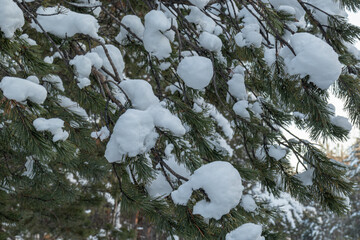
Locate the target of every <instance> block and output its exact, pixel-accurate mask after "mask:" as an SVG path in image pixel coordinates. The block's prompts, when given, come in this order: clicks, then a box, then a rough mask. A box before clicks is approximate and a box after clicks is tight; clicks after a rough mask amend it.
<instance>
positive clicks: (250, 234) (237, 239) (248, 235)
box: [226, 223, 265, 240]
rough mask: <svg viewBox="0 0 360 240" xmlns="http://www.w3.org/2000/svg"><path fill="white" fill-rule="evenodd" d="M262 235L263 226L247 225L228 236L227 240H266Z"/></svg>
mask: <svg viewBox="0 0 360 240" xmlns="http://www.w3.org/2000/svg"><path fill="white" fill-rule="evenodd" d="M261 233H262V226H261V225H257V224H254V223H245V224H243V225H241V226H240V227H238V228H236V229H235V230H233V231H231V232H229V233H228V234H226V240H265V238H264V237H262V236H261Z"/></svg>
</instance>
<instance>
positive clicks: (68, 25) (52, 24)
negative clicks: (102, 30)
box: [31, 7, 100, 38]
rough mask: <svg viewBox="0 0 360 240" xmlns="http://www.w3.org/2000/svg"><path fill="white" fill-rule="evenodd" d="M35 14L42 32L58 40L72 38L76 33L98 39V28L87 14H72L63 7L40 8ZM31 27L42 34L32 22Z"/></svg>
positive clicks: (93, 18) (93, 19) (94, 19)
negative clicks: (52, 35)
mask: <svg viewBox="0 0 360 240" xmlns="http://www.w3.org/2000/svg"><path fill="white" fill-rule="evenodd" d="M59 12H60V13H59ZM36 13H37V14H38V15H37V20H38V22H39V23H40V25H41V26H42V27H43V28H44V30H45V31H46V32H49V33H51V34H54V35H55V36H57V37H59V38H66V37H72V36H74V35H75V34H77V33H82V34H86V35H89V36H90V37H93V38H99V36H98V34H97V32H98V30H99V27H100V26H99V24H98V22H97V20H96V18H95V17H93V16H91V15H89V14H82V13H77V12H73V11H71V10H69V9H67V8H65V7H49V8H43V7H40V8H38V10H37V11H36ZM57 13H59V14H57ZM40 14H43V15H47V16H43V15H40ZM52 14H53V15H52ZM31 25H32V27H34V28H35V29H36V30H37V31H38V32H42V30H41V28H40V27H39V26H38V25H37V24H36V23H34V22H33V23H32V24H31Z"/></svg>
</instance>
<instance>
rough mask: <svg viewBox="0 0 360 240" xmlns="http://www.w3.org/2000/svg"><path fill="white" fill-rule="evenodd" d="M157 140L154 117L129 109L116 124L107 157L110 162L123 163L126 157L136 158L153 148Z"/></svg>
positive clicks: (107, 149) (144, 112) (106, 153)
mask: <svg viewBox="0 0 360 240" xmlns="http://www.w3.org/2000/svg"><path fill="white" fill-rule="evenodd" d="M157 138H158V134H157V133H156V131H155V124H154V120H153V118H152V116H151V115H150V114H149V113H147V112H146V111H141V110H136V109H128V110H127V111H126V112H125V113H124V114H123V115H121V116H120V118H119V119H118V120H117V122H116V124H115V127H114V130H113V134H112V135H111V138H110V141H109V142H108V144H107V146H106V151H105V157H106V159H107V160H108V161H109V162H117V161H121V160H122V157H123V156H125V155H128V156H129V157H135V156H136V155H138V154H142V153H145V152H147V151H149V150H150V149H151V148H153V147H154V146H155V143H156V140H157Z"/></svg>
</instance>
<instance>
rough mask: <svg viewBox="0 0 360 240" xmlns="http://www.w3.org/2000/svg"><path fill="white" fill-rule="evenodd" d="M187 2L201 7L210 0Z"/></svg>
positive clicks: (190, 0)
mask: <svg viewBox="0 0 360 240" xmlns="http://www.w3.org/2000/svg"><path fill="white" fill-rule="evenodd" d="M189 2H190V3H192V4H194V5H195V6H197V7H198V8H200V9H203V8H204V7H205V6H206V5H207V4H208V3H209V2H210V0H189Z"/></svg>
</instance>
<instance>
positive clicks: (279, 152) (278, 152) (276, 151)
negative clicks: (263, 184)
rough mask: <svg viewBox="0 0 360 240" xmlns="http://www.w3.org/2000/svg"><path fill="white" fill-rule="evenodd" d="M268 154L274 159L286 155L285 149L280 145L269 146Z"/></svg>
mask: <svg viewBox="0 0 360 240" xmlns="http://www.w3.org/2000/svg"><path fill="white" fill-rule="evenodd" d="M268 153H269V156H270V157H273V158H275V160H277V161H279V160H280V159H282V158H284V157H285V156H286V149H284V148H282V147H280V146H274V145H271V146H269V151H268Z"/></svg>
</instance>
